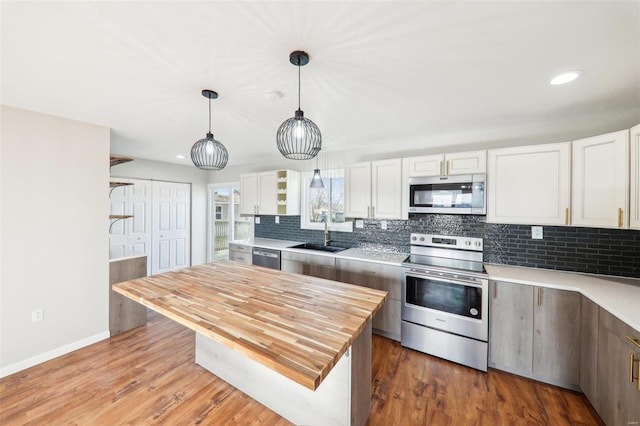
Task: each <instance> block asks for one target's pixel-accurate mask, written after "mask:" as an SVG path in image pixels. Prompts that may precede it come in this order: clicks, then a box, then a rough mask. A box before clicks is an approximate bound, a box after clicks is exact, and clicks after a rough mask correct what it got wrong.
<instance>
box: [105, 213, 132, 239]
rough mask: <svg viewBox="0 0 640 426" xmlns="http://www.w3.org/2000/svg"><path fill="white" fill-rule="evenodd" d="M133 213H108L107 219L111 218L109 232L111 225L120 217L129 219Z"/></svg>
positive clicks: (120, 218)
mask: <svg viewBox="0 0 640 426" xmlns="http://www.w3.org/2000/svg"><path fill="white" fill-rule="evenodd" d="M132 217H133V215H130V214H110V215H109V220H112V222H111V224H110V225H109V234H111V228H112V227H113V225H114V224H115V223H116V222H117V221H119V220H122V219H130V218H132Z"/></svg>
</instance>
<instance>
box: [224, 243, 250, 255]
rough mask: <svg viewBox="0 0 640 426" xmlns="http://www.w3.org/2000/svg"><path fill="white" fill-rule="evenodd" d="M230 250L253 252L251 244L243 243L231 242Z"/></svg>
mask: <svg viewBox="0 0 640 426" xmlns="http://www.w3.org/2000/svg"><path fill="white" fill-rule="evenodd" d="M229 251H237V252H243V253H251V246H245V245H243V244H232V243H230V244H229Z"/></svg>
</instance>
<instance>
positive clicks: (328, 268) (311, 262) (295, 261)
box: [280, 251, 336, 280]
mask: <svg viewBox="0 0 640 426" xmlns="http://www.w3.org/2000/svg"><path fill="white" fill-rule="evenodd" d="M280 269H281V270H282V271H285V272H293V273H296V274H303V275H310V276H312V277H317V278H325V279H327V280H335V279H336V258H335V257H334V256H333V255H330V256H326V255H322V254H311V253H299V252H293V251H282V252H281V254H280Z"/></svg>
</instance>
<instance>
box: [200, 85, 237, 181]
mask: <svg viewBox="0 0 640 426" xmlns="http://www.w3.org/2000/svg"><path fill="white" fill-rule="evenodd" d="M202 96H204V97H205V98H208V99H209V132H207V136H206V137H205V138H204V139H200V140H199V141H197V142H196V143H195V144H193V146H192V147H191V161H193V164H194V165H195V166H196V167H197V168H199V169H203V170H222V169H224V167H225V166H226V165H227V161H229V153H228V152H227V148H225V146H224V145H223V144H222V143H221V142H220V141H218V140H216V139H215V138H214V137H213V133H211V99H217V98H218V94H217V93H216V92H214V91H213V90H207V89H205V90H203V91H202Z"/></svg>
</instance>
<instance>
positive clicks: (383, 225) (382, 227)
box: [380, 220, 387, 231]
mask: <svg viewBox="0 0 640 426" xmlns="http://www.w3.org/2000/svg"><path fill="white" fill-rule="evenodd" d="M380 229H382V230H383V231H386V230H387V221H386V220H381V221H380Z"/></svg>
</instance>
